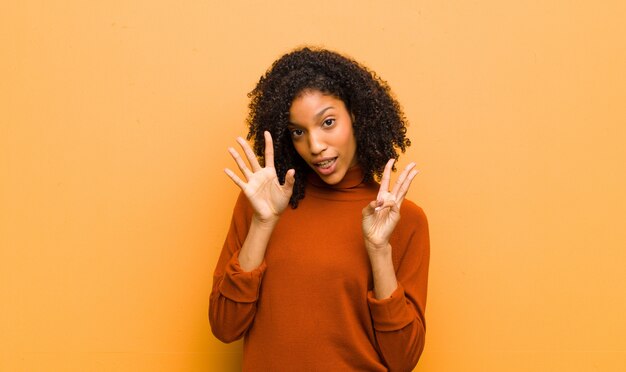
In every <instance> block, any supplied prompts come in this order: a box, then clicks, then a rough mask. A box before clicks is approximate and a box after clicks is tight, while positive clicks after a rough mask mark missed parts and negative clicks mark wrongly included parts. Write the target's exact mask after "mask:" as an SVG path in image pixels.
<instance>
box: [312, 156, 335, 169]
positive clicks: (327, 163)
mask: <svg viewBox="0 0 626 372" xmlns="http://www.w3.org/2000/svg"><path fill="white" fill-rule="evenodd" d="M336 160H337V158H336V157H335V158H332V159H328V160H324V161H321V162H319V163H315V164H314V165H315V166H316V167H318V168H321V169H328V168H330V167H331V166H332V165H333V164H334V163H335V161H336Z"/></svg>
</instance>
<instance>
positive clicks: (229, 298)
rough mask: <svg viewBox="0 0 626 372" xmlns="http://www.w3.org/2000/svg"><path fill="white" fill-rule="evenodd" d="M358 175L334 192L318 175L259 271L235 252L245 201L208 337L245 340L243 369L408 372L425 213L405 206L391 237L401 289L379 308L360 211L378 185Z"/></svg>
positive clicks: (417, 335) (235, 220)
mask: <svg viewBox="0 0 626 372" xmlns="http://www.w3.org/2000/svg"><path fill="white" fill-rule="evenodd" d="M362 179H363V174H362V172H361V170H360V168H358V167H355V168H352V169H350V170H349V171H348V173H347V174H346V176H345V177H344V179H343V180H342V181H341V182H340V183H339V184H337V185H333V186H330V185H327V184H325V183H324V182H323V181H322V180H321V179H320V178H319V177H318V176H317V175H316V174H314V173H312V174H311V175H309V177H308V179H307V186H306V190H305V198H304V199H302V200H301V201H300V203H299V205H298V207H297V208H296V209H291V208H287V209H286V210H285V211H284V212H283V214H282V216H281V218H280V220H279V222H278V224H277V226H276V227H275V229H274V231H273V233H272V236H271V238H270V241H269V243H268V247H267V250H266V254H265V259H264V261H263V263H262V264H261V266H259V267H258V268H257V269H255V270H252V271H250V272H244V271H243V270H242V269H241V267H240V266H239V261H238V253H239V250H240V249H241V246H242V245H243V242H244V241H245V239H246V236H247V233H248V228H249V226H250V221H251V218H252V214H253V210H252V207H251V206H250V204H249V202H248V200H247V199H246V197H245V196H244V195H243V194H240V195H239V198H238V199H237V203H236V204H235V208H234V212H233V217H232V221H231V225H230V229H229V231H228V234H227V237H226V241H225V243H224V246H223V249H222V252H221V255H220V258H219V261H218V264H217V267H216V269H215V274H214V280H213V290H212V292H211V298H210V306H209V308H210V309H209V320H210V323H211V328H212V331H213V333H214V335H215V336H216V337H217V338H218V339H220V340H222V341H224V342H231V341H234V340H237V339H239V338H241V337H244V349H243V370H244V371H349V370H350V371H355V370H363V371H387V370H390V371H410V370H411V369H412V368H413V367H414V366H415V365H416V364H417V361H418V359H419V357H420V354H421V353H422V350H423V348H424V335H425V320H424V309H425V305H426V288H427V280H428V263H429V237H428V224H427V221H426V216H425V215H424V212H423V211H422V209H421V208H419V207H418V206H416V205H415V204H414V203H412V202H411V201H408V200H405V201H404V202H403V203H402V207H401V210H400V213H401V219H400V222H399V223H398V225H397V226H396V228H395V230H394V232H393V234H392V236H391V238H390V244H391V247H392V256H393V264H394V269H395V272H396V277H397V281H398V287H397V288H396V290H395V291H394V292H393V293H392V294H391V296H390V297H389V298H386V299H382V300H377V299H376V298H375V297H374V295H373V292H372V288H373V279H372V269H371V265H370V262H369V257H368V255H367V252H366V250H365V244H364V240H363V233H362V229H361V218H362V215H361V210H362V209H363V208H364V207H365V206H366V205H367V203H369V202H370V201H372V200H374V199H376V195H377V193H378V189H379V185H378V183H376V182H369V183H364V182H362Z"/></svg>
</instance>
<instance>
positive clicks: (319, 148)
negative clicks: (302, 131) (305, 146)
mask: <svg viewBox="0 0 626 372" xmlns="http://www.w3.org/2000/svg"><path fill="white" fill-rule="evenodd" d="M326 147H327V145H326V142H325V141H324V138H323V135H322V134H321V133H315V132H311V133H310V134H309V150H310V151H311V154H312V155H319V154H321V153H322V152H323V151H324V150H326Z"/></svg>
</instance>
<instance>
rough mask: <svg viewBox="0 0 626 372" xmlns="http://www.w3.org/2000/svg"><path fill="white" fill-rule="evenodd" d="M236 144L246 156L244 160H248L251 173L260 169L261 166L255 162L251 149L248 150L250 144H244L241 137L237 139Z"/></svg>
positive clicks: (244, 141)
mask: <svg viewBox="0 0 626 372" xmlns="http://www.w3.org/2000/svg"><path fill="white" fill-rule="evenodd" d="M237 143H238V144H239V146H241V149H242V150H243V152H244V154H246V158H248V163H250V167H251V168H252V171H253V172H256V171H258V170H259V169H261V165H259V161H258V160H257V158H256V155H254V151H252V148H250V144H248V142H246V140H244V139H243V138H241V137H237Z"/></svg>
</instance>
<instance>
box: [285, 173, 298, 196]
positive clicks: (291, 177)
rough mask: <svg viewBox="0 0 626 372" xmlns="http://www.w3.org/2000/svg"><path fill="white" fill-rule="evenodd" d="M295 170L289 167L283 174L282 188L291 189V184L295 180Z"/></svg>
mask: <svg viewBox="0 0 626 372" xmlns="http://www.w3.org/2000/svg"><path fill="white" fill-rule="evenodd" d="M295 175H296V170H295V169H289V170H288V171H287V174H285V183H284V184H283V190H286V191H290V192H291V191H293V184H294V183H295V182H296V177H295Z"/></svg>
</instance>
